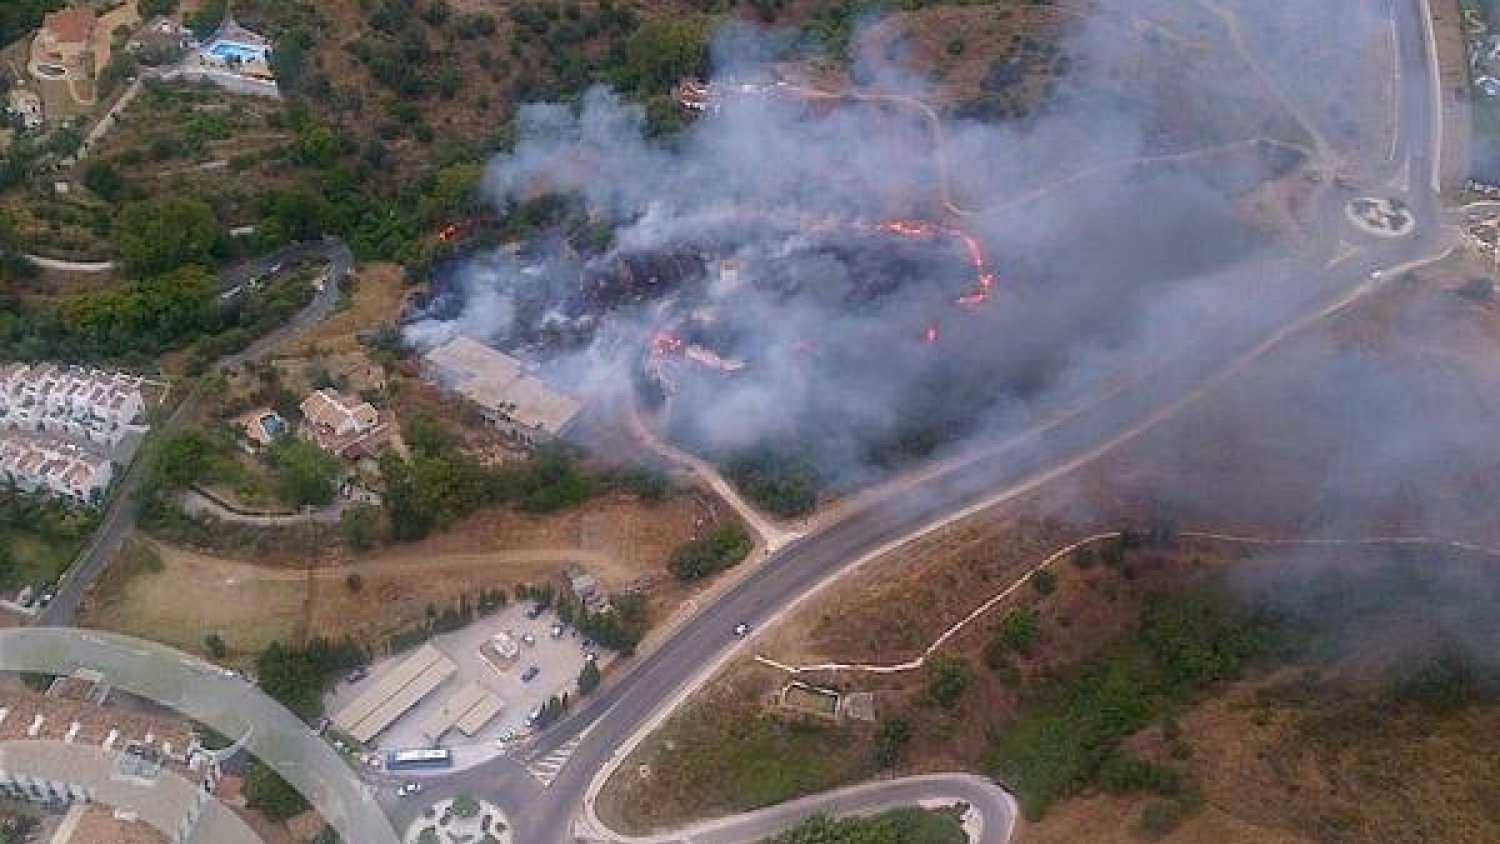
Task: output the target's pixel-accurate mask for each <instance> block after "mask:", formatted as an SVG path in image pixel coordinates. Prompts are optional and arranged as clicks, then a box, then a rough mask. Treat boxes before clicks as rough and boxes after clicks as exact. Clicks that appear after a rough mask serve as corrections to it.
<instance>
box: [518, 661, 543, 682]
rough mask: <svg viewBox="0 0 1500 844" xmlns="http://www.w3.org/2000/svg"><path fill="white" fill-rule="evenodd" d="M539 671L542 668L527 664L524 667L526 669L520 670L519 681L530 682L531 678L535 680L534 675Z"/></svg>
mask: <svg viewBox="0 0 1500 844" xmlns="http://www.w3.org/2000/svg"><path fill="white" fill-rule="evenodd" d="M540 673H542V669H540V668H538V667H536V666H535V665H528V666H527V667H526V670H525V671H522V672H521V682H523V683H530V682H531V681H532V680H535V679H536V675H538V674H540Z"/></svg>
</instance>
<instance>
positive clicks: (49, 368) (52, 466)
mask: <svg viewBox="0 0 1500 844" xmlns="http://www.w3.org/2000/svg"><path fill="white" fill-rule="evenodd" d="M142 384H143V381H142V379H141V378H139V377H137V376H134V375H128V374H125V373H122V372H108V371H105V370H99V369H87V368H84V367H77V366H59V365H57V364H53V363H36V364H28V363H11V364H0V482H4V483H8V484H10V485H13V486H15V487H16V488H17V489H20V490H23V491H25V492H33V493H43V492H45V493H51V494H53V495H56V496H59V497H62V498H67V499H70V500H72V501H76V502H79V503H81V504H92V503H95V502H97V501H98V500H99V499H100V498H102V496H103V494H104V493H105V491H106V490H108V488H109V485H110V483H111V482H113V481H114V479H115V471H116V467H115V463H114V462H113V460H111V457H110V455H111V453H112V452H113V451H114V450H115V449H116V447H117V446H119V445H120V443H121V441H122V440H123V439H124V438H125V437H126V436H127V435H128V434H132V433H136V434H140V433H144V432H145V431H146V426H145V425H143V424H139V423H138V421H137V420H140V419H141V418H142V416H143V415H144V412H145V400H144V398H143V397H142V395H141V386H142Z"/></svg>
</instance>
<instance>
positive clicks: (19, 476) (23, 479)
mask: <svg viewBox="0 0 1500 844" xmlns="http://www.w3.org/2000/svg"><path fill="white" fill-rule="evenodd" d="M114 479H115V464H114V462H113V461H111V460H110V459H109V458H108V457H105V456H103V455H100V454H98V453H95V452H93V451H91V450H90V449H87V448H84V447H83V446H80V445H79V444H77V443H72V442H68V441H66V440H60V439H56V438H53V437H36V438H28V439H25V440H23V439H19V438H4V439H0V481H5V482H8V483H10V484H13V485H14V486H15V487H16V488H17V489H19V490H21V491H22V492H31V493H39V492H50V493H52V494H53V495H56V496H59V497H62V498H68V499H71V500H73V501H76V502H78V503H79V504H94V503H96V502H97V501H99V500H102V498H103V496H104V493H105V491H106V490H108V489H109V485H110V483H111V482H112V481H113V480H114Z"/></svg>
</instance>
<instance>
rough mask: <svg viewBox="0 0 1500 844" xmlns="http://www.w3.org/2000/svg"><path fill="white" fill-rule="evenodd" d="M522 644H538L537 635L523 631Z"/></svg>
mask: <svg viewBox="0 0 1500 844" xmlns="http://www.w3.org/2000/svg"><path fill="white" fill-rule="evenodd" d="M521 644H523V645H535V644H536V637H535V636H533V635H531V634H530V633H522V634H521Z"/></svg>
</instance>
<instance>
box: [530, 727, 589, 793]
mask: <svg viewBox="0 0 1500 844" xmlns="http://www.w3.org/2000/svg"><path fill="white" fill-rule="evenodd" d="M582 741H583V736H581V735H578V736H574V737H573V738H571V739H569V740H568V742H567V743H566V744H564V745H562V746H561V747H559V748H558V749H556V750H554V751H552V752H551V753H549V754H547V755H546V756H543V757H542V758H540V759H533V760H531V761H530V762H528V763H527V764H526V771H527V773H529V774H531V776H532V777H533V778H535V779H536V781H537V782H539V783H541V784H542V786H543V787H550V786H551V785H552V781H553V780H555V779H557V775H558V773H560V772H561V771H562V769H563V766H564V765H566V764H568V760H569V759H571V758H572V756H573V751H575V750H577V749H578V745H579V743H580V742H582Z"/></svg>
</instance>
